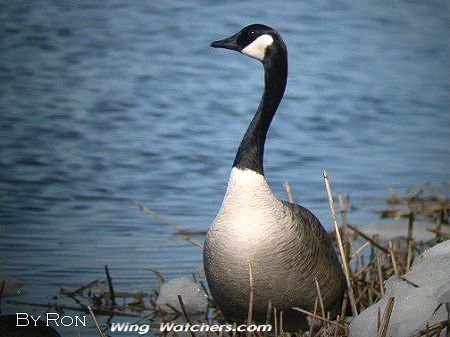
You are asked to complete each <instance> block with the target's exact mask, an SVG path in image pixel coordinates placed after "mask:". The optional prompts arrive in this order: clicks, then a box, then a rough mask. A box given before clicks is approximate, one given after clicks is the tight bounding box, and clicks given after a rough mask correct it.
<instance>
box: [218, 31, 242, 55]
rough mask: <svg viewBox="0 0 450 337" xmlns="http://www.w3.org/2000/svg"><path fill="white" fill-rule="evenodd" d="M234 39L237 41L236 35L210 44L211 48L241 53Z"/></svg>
mask: <svg viewBox="0 0 450 337" xmlns="http://www.w3.org/2000/svg"><path fill="white" fill-rule="evenodd" d="M236 39H237V34H236V35H233V36H230V37H227V38H226V39H223V40H218V41H214V42H212V43H211V47H213V48H225V49H231V50H236V51H241V47H240V46H239V45H238V44H237V42H236Z"/></svg>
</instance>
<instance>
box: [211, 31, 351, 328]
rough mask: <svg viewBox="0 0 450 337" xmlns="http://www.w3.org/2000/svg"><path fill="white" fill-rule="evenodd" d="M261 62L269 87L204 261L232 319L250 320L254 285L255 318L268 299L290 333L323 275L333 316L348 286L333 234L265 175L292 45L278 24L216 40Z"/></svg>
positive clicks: (262, 314) (301, 323)
mask: <svg viewBox="0 0 450 337" xmlns="http://www.w3.org/2000/svg"><path fill="white" fill-rule="evenodd" d="M211 46H212V47H214V48H225V49H231V50H235V51H238V52H241V53H242V54H245V55H248V56H250V57H252V58H255V59H257V60H259V61H261V62H262V64H263V66H264V72H265V74H264V79H265V88H264V93H263V95H262V98H261V101H260V103H259V106H258V110H257V111H256V113H255V116H254V117H253V120H252V121H251V123H250V125H249V127H248V129H247V132H246V133H245V135H244V138H243V139H242V142H241V144H240V146H239V149H238V151H237V154H236V158H235V160H234V163H233V167H232V169H231V174H230V177H229V181H228V186H227V190H226V193H225V196H224V199H223V202H222V205H221V207H220V209H219V211H218V213H217V215H216V217H215V219H214V220H213V222H212V224H211V226H210V228H209V230H208V233H207V236H206V241H205V244H204V249H203V262H204V268H205V274H206V279H207V281H208V285H209V288H210V291H211V294H212V296H213V298H214V300H215V301H216V303H217V304H218V306H219V307H220V309H221V310H222V312H223V314H224V316H225V318H226V319H227V320H228V321H230V322H245V320H246V318H247V312H248V303H249V295H250V286H249V264H251V269H252V276H253V280H254V283H253V284H254V286H253V295H254V301H253V319H254V320H255V321H256V322H259V323H264V322H265V320H266V315H267V308H268V302H269V300H270V301H271V303H272V306H273V307H276V308H277V310H278V312H279V311H283V326H284V330H285V331H294V330H298V329H299V328H305V327H306V320H305V317H304V316H302V315H301V314H300V313H299V312H297V311H294V310H292V309H291V308H292V307H295V306H297V307H301V308H304V309H306V310H310V311H313V309H314V301H315V298H316V295H317V291H316V286H315V281H314V279H315V278H317V280H318V282H319V286H320V290H321V294H322V297H323V302H324V307H325V310H326V311H330V313H331V316H332V317H334V316H335V315H336V314H337V312H338V310H339V308H340V305H341V299H342V296H343V293H344V289H345V279H344V274H343V272H342V269H341V265H340V262H339V260H338V258H337V256H336V253H335V251H334V249H333V246H332V243H331V240H330V238H329V236H328V234H327V232H326V231H325V229H324V228H323V227H322V225H321V224H320V222H319V220H318V219H317V218H316V217H315V216H314V215H313V214H312V213H311V212H310V211H309V210H307V209H306V208H304V207H302V206H299V205H296V204H292V203H289V202H286V201H281V200H278V199H277V198H276V197H275V195H274V194H273V193H272V191H271V190H270V187H269V185H268V184H267V181H266V179H265V177H264V170H263V153H264V142H265V139H266V134H267V130H268V129H269V125H270V122H271V121H272V118H273V116H274V114H275V111H276V109H277V107H278V105H279V103H280V101H281V98H282V97H283V93H284V89H285V86H286V80H287V68H288V67H287V50H286V46H285V44H284V42H283V40H282V39H281V36H280V35H279V34H278V33H277V32H276V31H275V30H273V29H272V28H270V27H268V26H265V25H261V24H253V25H250V26H247V27H245V28H243V29H242V30H241V31H240V32H238V33H237V34H235V35H233V36H231V37H228V38H226V39H223V40H219V41H215V42H212V43H211Z"/></svg>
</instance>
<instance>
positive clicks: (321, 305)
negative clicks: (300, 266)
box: [314, 277, 325, 317]
mask: <svg viewBox="0 0 450 337" xmlns="http://www.w3.org/2000/svg"><path fill="white" fill-rule="evenodd" d="M314 283H315V285H316V291H317V297H318V299H319V304H320V311H321V313H322V317H325V306H324V305H323V298H322V292H321V291H320V285H319V281H317V277H315V278H314Z"/></svg>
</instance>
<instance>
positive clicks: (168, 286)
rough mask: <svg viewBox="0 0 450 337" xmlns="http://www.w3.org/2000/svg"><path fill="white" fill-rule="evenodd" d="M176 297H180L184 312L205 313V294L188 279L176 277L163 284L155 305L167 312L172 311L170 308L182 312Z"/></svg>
mask: <svg viewBox="0 0 450 337" xmlns="http://www.w3.org/2000/svg"><path fill="white" fill-rule="evenodd" d="M178 295H181V298H182V299H183V304H184V306H185V308H186V311H188V312H190V313H199V312H204V311H205V309H206V304H207V297H206V295H205V292H204V291H203V290H202V289H200V287H199V285H198V284H197V283H195V282H194V281H193V280H192V279H190V278H188V277H178V278H175V279H172V280H170V281H168V282H165V283H163V284H162V286H161V289H160V291H159V296H158V299H157V300H156V304H158V305H159V306H160V307H161V309H162V310H164V311H167V312H171V311H173V309H172V308H175V309H176V310H178V311H179V312H182V310H181V306H180V302H179V300H178Z"/></svg>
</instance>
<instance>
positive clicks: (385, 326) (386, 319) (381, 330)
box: [377, 297, 394, 337]
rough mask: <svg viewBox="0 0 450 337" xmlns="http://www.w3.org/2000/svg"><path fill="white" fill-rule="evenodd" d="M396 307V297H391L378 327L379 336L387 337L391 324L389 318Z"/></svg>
mask: <svg viewBox="0 0 450 337" xmlns="http://www.w3.org/2000/svg"><path fill="white" fill-rule="evenodd" d="M393 308H394V297H389V299H388V301H387V304H386V308H385V309H384V313H383V318H382V319H381V322H380V327H379V329H378V333H377V337H385V336H386V333H387V329H388V325H389V320H390V318H391V313H392V309H393Z"/></svg>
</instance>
